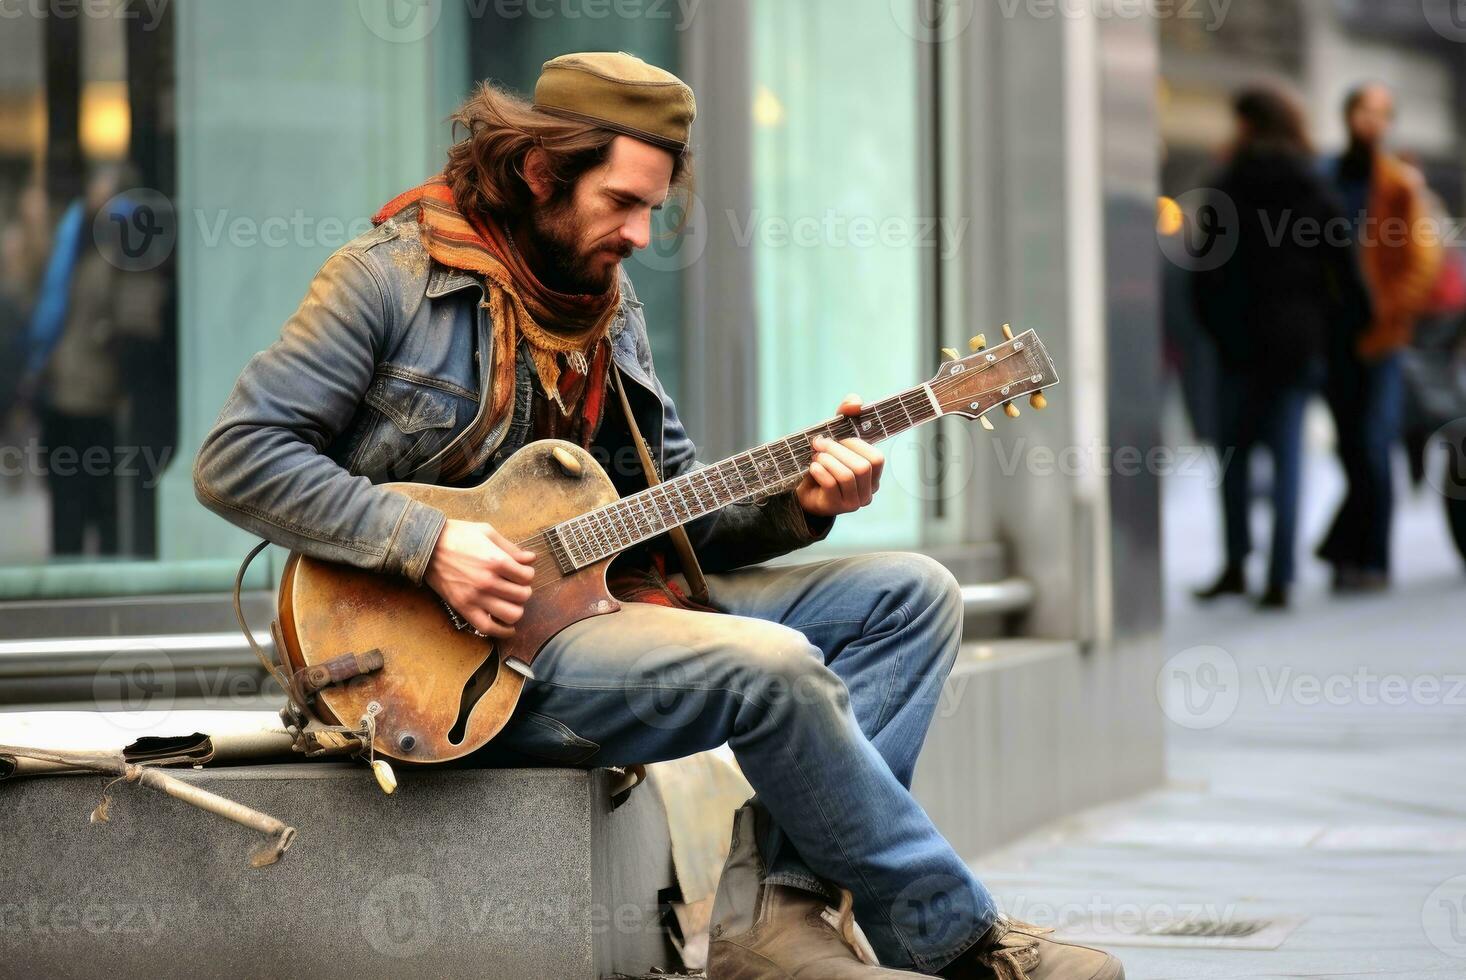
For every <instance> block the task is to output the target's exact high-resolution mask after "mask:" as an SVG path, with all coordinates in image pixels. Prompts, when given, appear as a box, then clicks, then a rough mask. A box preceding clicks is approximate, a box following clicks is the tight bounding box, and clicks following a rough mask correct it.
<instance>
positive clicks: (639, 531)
mask: <svg viewBox="0 0 1466 980" xmlns="http://www.w3.org/2000/svg"><path fill="white" fill-rule="evenodd" d="M1017 353H1018V351H1017V350H1011V351H1009V352H1007V353H1005V354H1004V355H1003V356H1001V357H998V358H996V359H995V360H993V361H990V362H988V363H986V364H983V365H981V368H980V370H979V371H978V372H977V373H978V374H985V373H987V372H988V371H991V370H992V369H993V368H995V367H996V366H997V365H999V364H1002V363H1004V362H1006V361H1008V360H1010V359H1011V358H1012V357H1013V356H1015V355H1016V354H1017ZM969 378H970V376H969ZM969 378H964V377H962V376H960V375H944V376H942V377H939V378H937V379H935V380H934V381H931V382H928V383H927V384H926V385H920V386H917V387H915V388H912V389H908V390H907V391H904V392H901V393H899V394H896V395H892V396H890V397H888V398H885V399H882V400H880V401H878V402H875V403H872V404H871V405H869V406H867V407H866V413H865V414H868V415H869V416H871V420H872V421H875V422H876V423H878V424H879V425H880V426H881V429H882V434H881V435H880V436H878V437H876V438H877V439H883V438H890V437H891V428H892V427H891V426H889V425H887V424H886V418H885V416H886V415H887V414H888V413H889V414H890V415H891V416H892V419H893V421H895V422H896V427H897V431H896V434H897V435H899V434H901V433H903V432H905V431H908V430H909V429H911V428H915V427H917V426H919V425H922V424H925V423H926V422H929V421H932V420H934V419H936V418H938V417H940V414H939V413H933V412H932V406H931V404H930V400H929V399H928V398H927V397H926V394H927V393H926V390H925V389H926V388H927V386H928V385H929V386H930V387H931V389H932V392H933V393H934V394H935V393H937V392H938V391H940V392H941V393H942V394H943V395H946V394H948V393H950V391H951V390H952V389H953V388H956V387H961V386H965V384H966V382H967V381H968V380H969ZM1022 380H1024V379H1014V380H1010V381H1008V382H1007V383H1006V384H999V385H995V386H993V387H991V388H988V389H984V390H982V391H979V392H977V393H976V394H975V395H970V396H964V397H971V398H974V399H979V400H980V399H982V398H984V397H986V396H987V395H990V394H992V393H994V392H998V391H1002V390H1003V389H1004V388H1011V387H1013V386H1014V385H1016V384H1019V383H1021V381H1022ZM1024 393H1026V391H1025V392H1020V395H1021V394H1024ZM938 400H939V401H940V400H941V399H940V398H939V399H938ZM997 404H998V403H995V404H994V405H993V406H990V407H989V409H988V410H991V408H995V407H997ZM913 408H916V409H917V412H916V414H913V412H912V409H913ZM898 410H899V412H900V413H901V414H903V415H905V416H906V420H907V424H906V425H905V426H902V425H901V423H900V422H899V420H897V419H895V412H896V411H898ZM928 413H931V414H928ZM854 424H855V418H852V417H851V416H836V417H835V418H832V419H828V420H826V421H825V422H823V423H820V424H818V425H815V426H811V427H809V428H807V429H805V430H803V431H801V432H799V433H795V434H793V435H790V436H786V437H785V438H783V439H777V440H774V441H772V442H769V443H766V444H764V445H762V446H757V447H754V448H753V449H750V450H746V451H744V452H742V453H739V454H737V455H735V456H732V457H729V458H728V459H726V460H723V461H721V462H719V463H714V464H711V465H709V466H705V467H699V468H698V469H696V470H694V471H692V472H691V473H688V474H684V475H683V476H681V477H677V478H675V479H673V480H669V481H667V482H666V483H662V484H658V485H657V486H656V487H652V488H649V489H647V490H643V491H640V492H639V493H636V494H633V495H631V496H628V497H623V498H621V499H620V500H618V501H616V502H614V503H612V504H608V505H606V506H605V507H602V508H598V509H597V510H595V511H592V512H590V513H588V514H584V515H581V516H580V517H577V518H572V519H571V520H569V521H565V522H563V523H562V524H560V525H556V528H555V530H557V531H563V532H569V533H571V534H574V535H575V536H576V537H578V538H579V539H580V541H579V543H578V544H577V543H576V542H569V541H564V540H562V542H561V544H562V547H565V548H566V549H567V550H569V551H571V552H572V553H573V552H575V551H579V552H581V554H580V555H579V556H575V557H574V558H572V562H574V561H575V560H577V559H581V560H583V559H589V561H590V562H594V561H598V560H601V559H602V558H604V557H608V556H609V555H613V554H615V553H616V552H617V551H621V550H624V549H625V548H627V547H631V546H633V545H634V544H637V543H640V542H641V541H645V540H647V539H649V538H651V537H655V536H657V535H658V534H661V533H665V531H666V530H668V529H670V528H672V527H676V526H680V525H681V524H684V523H687V522H689V521H691V520H696V519H697V518H698V517H700V516H703V515H704V514H707V513H711V512H712V511H714V510H717V509H719V508H721V507H724V506H727V505H729V504H732V503H737V502H739V501H740V500H744V499H750V498H752V497H756V496H759V495H760V494H761V493H767V492H772V490H773V489H774V488H775V487H779V486H781V485H783V484H786V483H791V482H794V481H795V480H796V479H801V480H802V479H803V477H804V473H805V471H807V464H806V463H805V462H803V461H801V460H800V459H799V457H798V456H797V455H796V446H797V445H798V444H799V443H801V442H804V441H805V440H810V439H813V438H814V437H815V436H819V435H824V436H826V437H827V438H828V437H831V436H833V437H834V438H836V439H844V438H850V436H843V435H840V434H839V432H838V431H836V430H837V429H840V428H848V429H849V430H850V431H851V433H852V434H855V433H856V432H857V430H856V429H854V428H853V427H854ZM758 453H762V454H763V455H765V456H766V457H768V463H769V465H772V467H773V470H774V479H773V480H768V479H767V477H766V476H763V475H761V474H760V465H759V462H758V459H757V455H756V454H758ZM785 465H791V466H795V467H797V468H798V469H799V471H800V472H798V473H797V474H783V473H782V467H783V466H785ZM730 469H731V472H732V473H736V474H737V476H738V479H739V481H740V482H742V483H743V484H744V490H743V491H742V492H739V493H736V494H735V495H734V496H733V497H731V498H730V499H728V500H720V497H719V493H718V491H717V489H716V488H715V487H713V484H712V477H714V476H716V477H718V479H719V481H720V482H721V483H722V484H723V486H724V487H725V489H726V490H732V486H731V484H730V483H729V481H728V479H727V476H728V475H730V474H729V473H727V472H725V471H728V470H730ZM698 474H702V476H703V481H704V483H705V485H706V486H707V490H708V492H709V493H710V494H711V497H710V501H711V506H710V507H707V509H704V507H706V506H707V504H708V500H705V499H704V497H703V495H702V491H699V490H698V488H697V486H696V485H695V483H694V482H693V480H695V478H696V477H697V476H698ZM749 476H752V477H753V480H749V479H748V477H749ZM750 485H752V486H754V487H755V488H756V489H754V490H749V489H748V487H749V486H750ZM658 491H660V496H659V495H658ZM673 491H675V492H676V493H677V495H678V500H675V501H674V500H673V499H672V496H671V494H672V492H673ZM689 495H690V498H691V502H690V503H689ZM648 504H650V505H651V512H650V513H648V507H647V505H648ZM634 507H639V508H640V509H641V514H640V515H637V514H636V513H635V512H634V510H633V508H634ZM679 508H680V509H681V510H683V511H684V512H685V513H686V514H687V515H691V516H687V517H686V518H685V519H681V520H679V516H681V515H679V514H678V513H677V511H678V509H679ZM699 511H701V513H698V512H699ZM612 517H620V518H622V519H623V520H622V521H621V522H620V523H619V524H618V525H617V526H616V527H614V528H611V527H606V526H596V525H595V524H594V523H591V522H593V521H594V520H596V519H599V520H601V521H602V522H603V524H604V525H609V524H610V523H611V520H610V519H611V518H612ZM627 519H629V521H630V524H631V527H632V531H633V535H639V537H638V536H634V537H633V539H632V540H631V541H630V542H629V543H626V544H624V545H623V544H620V542H619V539H620V538H622V537H624V534H623V531H624V528H625V527H626V522H627ZM669 519H670V522H669ZM659 525H660V528H659ZM608 530H609V531H614V533H615V535H616V539H617V540H616V541H615V542H613V540H612V538H611V537H610V536H609V534H608V533H607V532H608ZM613 544H615V545H619V546H613ZM549 546H550V541H549V535H548V529H547V531H546V532H541V533H539V534H536V535H533V536H532V537H530V538H527V539H526V540H525V541H523V542H520V547H523V548H526V549H527V550H531V551H535V552H536V562H535V569H536V571H537V572H538V571H559V563H558V561H556V559H555V556H554V555H553V554H549V555H547V556H545V560H541V552H543V551H548V550H549ZM587 546H589V547H587ZM580 567H583V566H580Z"/></svg>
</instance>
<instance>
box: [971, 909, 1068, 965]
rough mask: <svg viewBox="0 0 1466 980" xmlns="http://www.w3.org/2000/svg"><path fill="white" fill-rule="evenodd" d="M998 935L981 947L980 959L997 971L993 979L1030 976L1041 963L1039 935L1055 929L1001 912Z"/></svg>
mask: <svg viewBox="0 0 1466 980" xmlns="http://www.w3.org/2000/svg"><path fill="white" fill-rule="evenodd" d="M995 929H996V932H995V934H994V935H995V938H994V939H993V941H992V942H991V943H990V944H989V945H988V946H987V947H986V948H985V949H981V950H978V951H977V954H976V956H977V961H978V962H979V963H981V964H982V965H983V966H985V967H987V968H988V969H989V970H991V971H992V973H993V980H1028V971H1030V970H1032V969H1033V968H1034V967H1036V966H1038V960H1039V952H1038V937H1039V936H1043V935H1046V934H1048V933H1051V932H1053V931H1054V930H1052V929H1045V928H1043V927H1041V926H1036V925H1033V924H1031V923H1028V922H1021V921H1019V920H1017V919H1010V918H1008V917H1007V916H1006V915H1004V916H999V917H998V922H997V925H996V927H995Z"/></svg>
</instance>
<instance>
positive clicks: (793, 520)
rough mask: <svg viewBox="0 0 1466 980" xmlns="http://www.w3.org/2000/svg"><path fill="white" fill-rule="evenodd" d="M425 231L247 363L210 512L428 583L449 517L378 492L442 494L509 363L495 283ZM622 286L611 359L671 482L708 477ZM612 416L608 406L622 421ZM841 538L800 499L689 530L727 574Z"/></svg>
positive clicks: (324, 298) (222, 418) (505, 452)
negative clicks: (446, 469)
mask: <svg viewBox="0 0 1466 980" xmlns="http://www.w3.org/2000/svg"><path fill="white" fill-rule="evenodd" d="M416 221H417V215H416V211H415V209H409V210H407V211H405V212H403V213H402V214H400V215H398V216H397V217H395V218H394V219H393V220H391V221H388V222H386V223H384V224H382V225H380V226H378V227H377V228H374V229H372V230H371V231H369V232H367V233H366V234H364V235H362V236H361V237H359V238H357V239H355V240H354V241H352V242H350V243H348V244H347V245H346V246H344V247H343V248H341V249H340V250H339V251H338V252H336V253H335V254H334V255H332V256H331V258H330V259H328V260H327V261H326V263H325V265H323V266H322V267H321V269H320V271H319V272H318V273H317V274H316V277H315V279H314V281H312V283H311V286H310V291H309V293H308V294H307V295H306V297H305V300H304V301H303V302H302V303H301V305H300V308H299V309H298V310H296V312H295V314H294V315H293V316H292V317H291V318H290V319H289V321H287V322H286V324H285V327H284V330H283V331H282V334H281V337H280V339H279V340H277V341H276V342H275V343H274V344H273V345H271V346H270V347H269V348H268V349H266V350H264V351H262V352H261V353H259V354H256V355H255V356H254V357H253V358H252V359H251V360H250V361H249V363H248V364H247V365H246V366H245V368H244V372H243V373H242V374H241V375H240V377H239V380H238V381H237V382H236V383H235V386H234V390H233V392H232V393H231V394H230V395H229V398H228V400H227V401H226V402H225V404H224V408H223V410H222V412H221V413H220V415H219V419H218V421H217V422H216V423H215V424H214V427H213V429H212V430H211V431H210V432H209V434H208V436H207V437H206V438H205V439H204V443H203V446H202V447H201V448H200V450H199V453H198V458H197V461H196V462H195V464H194V471H193V477H194V491H195V493H196V495H197V497H198V499H199V501H200V502H201V503H202V504H203V505H204V506H206V507H208V508H209V509H210V510H212V511H214V512H215V513H217V514H219V515H220V516H222V517H224V518H225V519H227V520H229V521H231V522H233V523H235V524H237V525H239V526H240V527H242V528H244V529H246V530H248V531H251V532H252V533H255V534H258V535H260V536H261V537H264V538H266V539H268V540H270V541H271V542H273V543H275V544H277V545H280V546H281V547H285V548H290V549H292V550H295V551H299V552H301V553H303V554H306V555H309V556H311V557H313V558H319V559H323V560H326V561H335V562H341V563H344V564H348V565H354V566H357V567H359V568H364V569H368V570H371V571H378V572H387V573H391V574H399V575H403V576H405V577H407V578H408V579H409V580H411V581H412V582H414V583H421V582H422V579H423V575H424V573H425V572H426V571H427V565H428V559H429V558H430V557H431V556H432V553H433V548H434V547H435V546H436V544H437V540H438V535H439V533H440V532H441V531H442V529H443V525H444V523H445V517H444V515H443V513H442V512H441V511H440V510H438V509H436V508H434V507H429V506H427V505H426V504H422V503H419V502H417V501H414V500H410V499H408V498H407V497H405V496H404V495H402V494H399V493H395V492H393V491H391V490H389V489H387V488H385V487H383V486H381V485H380V484H382V483H387V482H403V481H409V482H418V483H437V482H440V481H439V480H438V479H437V478H436V476H437V474H438V473H439V471H440V468H441V465H442V462H443V460H444V459H445V458H447V456H448V454H449V452H450V450H456V449H457V448H458V444H459V443H460V441H461V439H462V438H463V437H464V435H465V433H466V432H467V430H468V429H469V428H470V426H471V423H472V422H473V421H474V420H475V418H476V417H477V415H478V413H479V412H481V411H487V405H488V404H489V402H490V401H491V400H490V399H488V398H480V392H481V391H482V390H483V386H484V385H485V384H487V383H488V382H489V377H490V374H489V371H490V367H491V365H492V363H493V357H494V355H495V353H496V352H495V351H494V350H493V348H492V337H493V330H492V329H491V324H490V322H489V311H488V308H487V303H486V302H485V297H484V287H483V284H482V283H481V282H480V280H478V279H476V278H474V277H473V276H471V275H469V274H467V273H464V272H460V271H458V270H455V269H451V268H448V267H446V266H443V265H440V264H439V263H437V262H434V261H433V260H432V259H431V258H430V257H429V256H428V254H427V251H426V249H424V247H423V245H422V243H421V241H420V240H419V238H418V233H417V223H416ZM621 290H622V297H623V300H622V305H621V309H620V310H619V311H618V313H617V315H616V318H615V321H614V323H613V325H612V329H611V338H612V359H613V360H614V361H615V363H616V364H617V366H619V367H620V369H621V371H622V374H623V377H625V378H626V379H627V381H628V384H627V397H628V398H629V399H630V401H631V405H632V412H633V413H634V414H635V416H636V420H637V425H638V426H639V427H640V429H641V431H642V434H643V435H644V436H645V437H646V439H647V442H648V443H649V448H650V450H651V455H652V458H653V460H654V461H657V463H658V466H659V470H660V473H661V475H662V477H663V478H664V479H666V478H671V477H675V476H678V475H680V474H682V473H684V472H686V471H687V470H689V469H692V468H695V467H696V466H697V465H698V463H697V462H696V457H695V452H696V451H695V449H694V447H693V445H692V442H691V440H689V439H688V437H687V432H686V430H685V429H684V428H683V426H682V422H681V420H680V419H679V418H678V416H677V409H676V407H675V406H674V405H673V404H672V401H671V399H669V398H668V397H667V393H666V391H665V390H664V389H663V388H662V385H661V383H660V382H659V381H658V380H657V376H656V372H655V371H654V370H653V367H652V355H651V347H650V344H649V342H648V340H647V332H646V320H645V317H644V316H643V314H642V305H641V303H640V302H638V301H637V299H636V293H635V291H634V289H633V288H632V285H631V280H630V279H629V278H628V277H627V276H626V274H625V273H624V272H622V274H621ZM524 360H525V359H524V358H520V361H521V362H523V361H524ZM532 383H533V382H532V380H531V378H530V373H529V371H527V370H525V365H524V364H523V363H521V364H520V365H519V370H518V380H517V383H516V392H515V399H514V402H515V405H516V407H517V408H516V411H514V412H512V413H509V416H510V417H508V418H505V419H504V420H502V421H501V422H499V423H498V424H496V425H495V427H494V429H493V431H492V432H491V433H490V435H489V438H488V439H487V440H486V441H485V444H484V445H483V446H482V447H481V448H480V452H479V453H478V456H477V458H478V459H479V460H480V461H481V462H480V466H479V469H478V471H477V472H476V473H475V481H476V480H478V479H481V478H484V477H487V476H488V475H489V474H491V473H492V472H493V470H494V469H495V468H497V466H498V465H499V464H500V463H502V462H503V460H504V459H506V458H507V457H508V456H509V455H510V454H511V453H513V452H514V451H515V450H516V449H518V448H519V447H520V446H521V445H523V444H524V441H525V440H526V438H527V436H528V429H529V426H528V425H527V424H524V419H525V418H526V414H525V412H524V408H525V406H527V405H528V404H529V400H530V397H531V393H532V388H531V385H532ZM613 412H619V406H618V405H617V404H616V402H615V400H614V399H608V405H607V409H606V413H607V420H608V421H609V420H610V418H611V413H613ZM616 455H617V456H621V455H622V454H619V453H618V454H616ZM633 458H634V457H633ZM618 482H620V481H618ZM644 482H645V481H644V480H643V481H642V484H643V485H644ZM623 492H624V491H623ZM829 526H830V522H829V521H826V520H819V519H815V518H806V515H805V514H804V511H803V510H802V509H801V508H800V507H799V505H798V503H797V502H796V501H795V499H794V496H793V494H792V493H785V494H781V495H779V496H776V497H772V498H769V499H768V500H766V501H763V502H762V503H759V504H753V503H747V504H735V505H733V506H731V507H727V508H724V509H723V510H721V511H719V512H717V513H715V514H712V515H709V516H707V517H705V518H702V519H701V520H700V521H698V522H695V523H694V524H692V525H690V526H689V527H688V534H689V536H690V537H691V539H692V542H693V546H694V548H695V549H696V550H697V551H698V553H699V555H700V557H701V560H702V563H703V564H704V565H705V566H706V568H707V570H708V571H713V572H717V571H723V570H727V569H731V568H737V567H739V566H742V565H749V564H755V563H757V562H760V561H765V560H767V559H770V558H774V557H777V556H779V555H782V554H785V553H787V552H789V551H792V550H794V549H796V548H800V547H803V546H805V545H807V544H810V543H812V542H813V541H816V540H819V539H820V538H822V537H824V535H825V534H827V533H828V532H829Z"/></svg>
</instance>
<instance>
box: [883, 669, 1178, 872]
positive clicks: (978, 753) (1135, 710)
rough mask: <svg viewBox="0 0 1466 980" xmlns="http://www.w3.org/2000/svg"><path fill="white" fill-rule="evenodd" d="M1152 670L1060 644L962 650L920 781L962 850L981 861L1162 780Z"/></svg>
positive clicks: (927, 801) (921, 791)
mask: <svg viewBox="0 0 1466 980" xmlns="http://www.w3.org/2000/svg"><path fill="white" fill-rule="evenodd" d="M1150 662H1151V656H1150V655H1149V654H1148V652H1147V651H1145V650H1139V649H1132V650H1126V651H1123V652H1122V651H1119V650H1099V651H1094V652H1089V653H1086V652H1083V651H1081V650H1080V648H1079V646H1078V645H1077V644H1075V643H1071V642H1061V641H1044V640H997V641H990V642H981V643H972V644H967V645H965V646H964V647H963V648H962V653H961V655H960V656H959V658H958V661H957V664H956V666H955V667H954V668H953V670H952V674H951V676H950V677H949V678H948V680H947V684H946V687H945V689H944V690H943V692H942V701H941V703H939V704H938V705H937V713H936V718H935V720H934V721H933V723H932V727H931V731H930V733H929V735H928V737H927V741H926V745H925V747H924V749H923V751H922V755H921V760H920V762H919V763H918V765H917V769H916V779H915V780H914V782H913V785H912V791H913V792H914V793H915V795H916V798H917V800H918V801H920V803H921V804H922V806H923V807H925V808H926V810H927V812H928V813H929V814H930V815H931V817H932V820H933V821H934V822H935V823H936V825H937V827H938V828H940V829H941V831H942V833H943V834H945V835H946V836H947V838H948V839H949V840H950V841H951V842H952V844H953V846H954V847H956V849H957V852H958V853H959V854H961V855H963V856H964V857H966V858H969V859H970V858H975V857H977V856H978V855H980V854H983V853H985V852H987V851H989V850H992V849H993V848H995V847H998V846H1000V845H1002V844H1006V843H1008V842H1009V841H1012V840H1014V839H1016V838H1017V837H1020V836H1022V835H1023V834H1025V833H1028V832H1029V831H1031V830H1032V829H1033V828H1034V827H1036V826H1040V825H1042V824H1046V823H1049V822H1050V821H1053V820H1055V819H1057V818H1060V817H1065V816H1068V815H1070V814H1073V813H1075V812H1077V811H1079V810H1081V809H1084V808H1086V807H1090V806H1094V805H1096V804H1100V803H1105V802H1109V801H1111V800H1115V799H1119V798H1121V797H1124V796H1128V795H1131V794H1132V793H1135V792H1139V791H1140V790H1143V789H1146V788H1148V787H1150V786H1154V785H1155V784H1156V783H1157V782H1159V781H1160V774H1161V769H1162V758H1161V736H1160V731H1159V724H1158V722H1157V721H1156V715H1157V714H1158V711H1157V710H1156V706H1155V700H1154V699H1155V693H1154V673H1153V671H1151V672H1148V671H1147V668H1148V665H1149V664H1150Z"/></svg>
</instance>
